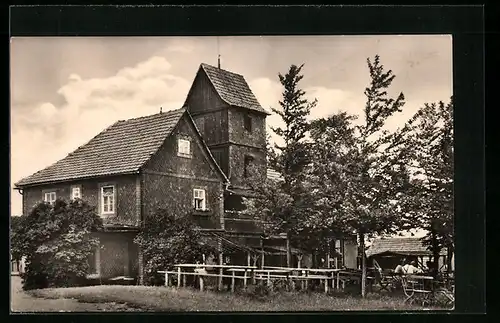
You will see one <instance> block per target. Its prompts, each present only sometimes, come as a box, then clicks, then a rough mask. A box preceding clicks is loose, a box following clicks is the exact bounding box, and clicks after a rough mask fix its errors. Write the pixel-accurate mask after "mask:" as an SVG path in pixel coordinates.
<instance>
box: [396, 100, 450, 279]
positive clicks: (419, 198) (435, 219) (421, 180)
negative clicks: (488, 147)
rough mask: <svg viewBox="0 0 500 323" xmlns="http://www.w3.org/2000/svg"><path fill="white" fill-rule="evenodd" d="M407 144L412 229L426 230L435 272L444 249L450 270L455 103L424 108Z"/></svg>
mask: <svg viewBox="0 0 500 323" xmlns="http://www.w3.org/2000/svg"><path fill="white" fill-rule="evenodd" d="M411 125H412V135H411V140H409V141H408V144H409V145H410V147H411V148H412V149H413V150H414V161H415V163H414V165H413V166H414V167H415V168H416V171H415V172H414V176H415V178H414V179H413V181H412V190H413V194H411V195H408V200H407V201H406V209H407V211H408V212H407V214H408V216H407V220H408V225H409V226H411V227H418V228H422V229H425V230H426V231H427V232H428V234H427V235H426V236H425V237H424V239H423V242H424V243H425V244H426V245H428V247H429V249H430V250H431V251H432V253H433V258H434V261H433V265H434V266H435V268H434V272H436V273H437V272H438V266H439V265H438V261H437V260H438V259H439V255H440V252H441V250H442V249H443V248H447V250H448V266H447V267H448V270H451V266H450V265H451V264H450V261H451V256H452V255H453V250H454V234H453V215H454V209H453V174H454V173H453V165H454V163H453V144H454V142H453V99H451V100H450V102H449V103H448V104H445V103H443V102H438V103H437V104H436V103H431V104H425V105H424V107H422V108H421V109H420V110H419V111H418V112H417V113H416V114H415V116H414V117H413V118H412V120H411Z"/></svg>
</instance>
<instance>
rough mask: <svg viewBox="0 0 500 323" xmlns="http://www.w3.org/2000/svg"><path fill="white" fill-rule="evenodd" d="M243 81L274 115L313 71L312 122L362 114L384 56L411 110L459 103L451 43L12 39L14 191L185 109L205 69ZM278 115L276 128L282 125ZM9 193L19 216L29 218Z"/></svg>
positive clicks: (408, 39)
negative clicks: (118, 127) (26, 180)
mask: <svg viewBox="0 0 500 323" xmlns="http://www.w3.org/2000/svg"><path fill="white" fill-rule="evenodd" d="M218 52H220V54H221V67H222V68H223V69H227V70H230V71H233V72H236V73H239V74H242V75H244V76H245V78H246V79H247V81H248V83H249V84H250V87H251V89H252V90H253V91H254V93H255V95H256V97H257V99H258V100H259V102H260V103H261V105H262V106H263V107H264V108H266V109H267V110H270V107H272V106H273V107H276V106H277V102H278V100H279V98H280V94H281V87H280V85H279V81H278V76H277V75H278V73H283V74H284V73H286V71H287V69H288V67H289V66H290V65H291V64H297V65H299V64H302V63H305V65H304V68H303V70H302V71H303V74H304V78H303V80H302V81H301V86H302V87H303V88H304V89H305V91H306V93H307V96H308V97H310V98H317V99H318V105H317V107H316V108H315V109H314V110H313V111H312V112H311V116H312V117H321V116H327V115H329V114H331V113H335V112H337V111H339V110H344V111H348V112H351V113H354V114H360V113H361V111H362V109H363V106H364V101H365V100H364V96H363V90H364V88H365V87H366V86H367V85H368V83H369V74H368V68H367V65H366V59H367V57H373V56H374V55H376V54H379V55H380V57H381V62H382V63H383V64H384V66H385V67H386V68H388V69H392V70H393V72H394V74H395V75H396V79H395V80H394V82H393V86H392V90H391V91H392V92H393V93H394V94H397V93H398V92H400V91H402V92H403V93H404V94H405V97H406V102H407V103H406V105H405V107H404V111H403V113H401V115H400V116H398V117H395V118H392V119H391V120H390V125H389V126H390V127H393V128H395V127H397V126H398V125H399V124H401V122H404V121H405V120H406V119H407V118H408V117H409V116H411V115H412V114H413V113H414V112H415V111H416V110H417V109H418V108H419V107H420V106H422V105H423V103H425V102H433V101H439V100H443V101H447V100H448V99H449V97H450V96H451V95H452V40H451V36H446V35H443V36H440V35H432V36H431V35H426V36H315V37H311V36H304V37H296V36H294V37H291V36H283V37H282V36H279V37H277V36H275V37H219V38H218V39H217V38H216V37H116V38H112V37H106V38H87V37H85V38H84V37H71V38H66V37H64V38H47V37H44V38H12V39H11V183H12V184H13V183H14V182H16V181H18V180H19V179H21V178H23V177H25V176H28V175H30V174H32V173H34V172H36V171H38V170H40V169H42V168H44V167H46V166H48V165H50V164H52V163H54V162H56V161H57V160H59V159H61V158H63V157H65V156H66V155H67V154H68V153H69V152H71V151H73V150H74V149H76V148H77V147H78V146H80V145H82V144H84V143H86V142H87V141H88V140H90V139H91V138H92V137H93V136H95V135H96V134H97V133H99V132H100V131H102V130H103V129H104V128H106V127H107V126H109V125H111V124H112V123H114V122H115V121H116V120H119V119H127V118H132V117H137V116H143V115H148V114H153V113H157V112H159V109H160V106H161V107H163V111H166V110H169V109H177V108H180V107H181V106H182V103H183V102H184V99H185V97H186V95H187V92H188V90H189V87H190V85H191V83H192V81H193V79H194V76H195V74H196V71H197V69H198V67H199V65H200V63H208V64H212V65H217V53H218ZM278 121H279V120H278V118H277V117H276V116H270V117H269V118H268V120H267V123H268V125H273V124H276V123H277V122H278ZM21 201H22V200H21V195H20V194H18V193H17V191H13V190H12V191H11V213H12V214H14V215H16V214H20V213H21Z"/></svg>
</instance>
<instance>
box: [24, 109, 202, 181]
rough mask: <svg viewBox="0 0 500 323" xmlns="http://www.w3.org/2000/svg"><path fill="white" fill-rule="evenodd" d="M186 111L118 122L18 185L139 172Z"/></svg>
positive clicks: (173, 111)
mask: <svg viewBox="0 0 500 323" xmlns="http://www.w3.org/2000/svg"><path fill="white" fill-rule="evenodd" d="M185 112H186V109H185V108H181V109H177V110H172V111H167V112H163V113H157V114H153V115H149V116H145V117H139V118H133V119H128V120H120V121H117V122H115V123H114V124H113V125H111V126H110V127H108V128H107V129H105V130H104V131H102V132H101V133H99V134H98V135H97V136H95V137H94V138H92V139H91V140H90V141H89V142H87V143H86V144H85V145H83V146H80V147H79V148H78V149H76V150H75V151H73V152H72V153H69V154H68V155H67V156H66V157H64V158H63V159H61V160H59V161H57V162H56V163H55V164H52V165H50V166H48V167H46V168H44V169H42V170H40V171H38V172H36V173H34V174H32V175H30V176H28V177H26V178H23V179H21V180H20V181H19V182H17V183H16V184H15V186H16V187H18V188H21V187H24V186H29V185H36V184H43V183H51V182H59V181H67V180H74V179H81V178H91V177H98V176H109V175H121V174H128V173H136V172H138V171H139V169H140V167H141V166H143V165H144V164H145V163H146V162H147V161H148V160H149V159H150V158H151V156H152V155H154V154H155V153H156V152H157V151H158V149H159V148H160V147H161V146H162V144H163V142H164V141H165V139H166V138H167V137H169V136H170V134H171V133H172V130H173V129H174V128H175V126H176V125H177V123H178V122H179V120H180V118H181V117H182V116H183V115H184V113H185ZM195 127H196V126H195ZM207 150H208V149H207Z"/></svg>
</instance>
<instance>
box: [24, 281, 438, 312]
mask: <svg viewBox="0 0 500 323" xmlns="http://www.w3.org/2000/svg"><path fill="white" fill-rule="evenodd" d="M29 293H30V294H31V295H33V296H35V297H41V298H48V299H56V298H70V299H76V300H78V301H80V302H85V303H105V302H106V303H107V302H116V303H125V304H127V306H129V307H133V308H136V309H140V310H143V311H200V312H207V311H222V312H228V311H245V312H246V311H250V312H259V311H360V310H361V311H362V310H368V311H372V310H390V311H394V310H396V311H419V310H425V309H426V308H424V307H422V306H419V305H405V304H403V299H402V298H399V297H389V296H384V295H379V294H370V295H368V296H367V298H365V299H361V298H359V297H353V296H347V295H338V296H329V295H325V294H322V293H311V294H302V293H277V294H273V295H272V296H267V297H265V298H264V299H256V298H253V297H250V296H246V295H240V294H238V293H236V294H233V293H229V292H210V291H203V292H201V291H199V290H194V289H188V288H182V289H176V288H171V287H151V286H90V287H73V288H49V289H39V290H33V291H30V292H29ZM431 309H433V310H434V309H437V308H431Z"/></svg>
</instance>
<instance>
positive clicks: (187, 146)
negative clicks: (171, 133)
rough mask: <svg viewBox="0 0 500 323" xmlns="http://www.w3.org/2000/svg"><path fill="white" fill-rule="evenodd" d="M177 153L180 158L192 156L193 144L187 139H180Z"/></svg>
mask: <svg viewBox="0 0 500 323" xmlns="http://www.w3.org/2000/svg"><path fill="white" fill-rule="evenodd" d="M177 152H178V155H179V156H190V155H191V142H190V141H189V140H187V139H179V140H178V141H177Z"/></svg>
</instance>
